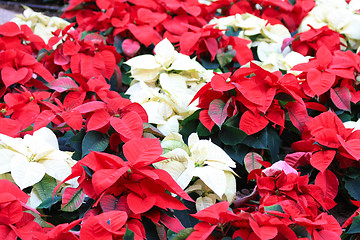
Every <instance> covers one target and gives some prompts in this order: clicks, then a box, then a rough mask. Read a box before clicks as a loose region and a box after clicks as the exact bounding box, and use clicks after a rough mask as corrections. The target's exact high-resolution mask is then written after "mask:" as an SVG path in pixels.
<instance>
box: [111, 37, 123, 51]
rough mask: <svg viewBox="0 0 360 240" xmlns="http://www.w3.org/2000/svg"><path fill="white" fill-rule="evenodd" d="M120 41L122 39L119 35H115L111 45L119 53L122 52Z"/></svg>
mask: <svg viewBox="0 0 360 240" xmlns="http://www.w3.org/2000/svg"><path fill="white" fill-rule="evenodd" d="M122 42H123V40H122V39H121V37H120V36H119V35H116V36H115V37H114V44H113V46H114V47H115V48H116V51H117V52H118V53H120V54H122V53H123V50H122Z"/></svg>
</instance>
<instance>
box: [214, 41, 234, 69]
mask: <svg viewBox="0 0 360 240" xmlns="http://www.w3.org/2000/svg"><path fill="white" fill-rule="evenodd" d="M229 47H231V46H229ZM235 55H236V51H235V50H234V49H229V50H228V51H227V52H224V51H223V50H222V49H219V51H218V52H217V54H216V60H218V62H219V63H220V66H221V67H224V66H225V65H227V64H229V63H231V61H232V60H233V58H234V57H235Z"/></svg>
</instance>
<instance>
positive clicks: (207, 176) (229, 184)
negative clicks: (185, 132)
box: [154, 133, 236, 204]
mask: <svg viewBox="0 0 360 240" xmlns="http://www.w3.org/2000/svg"><path fill="white" fill-rule="evenodd" d="M161 145H162V147H163V149H164V154H163V155H162V156H163V157H166V158H167V160H164V161H161V162H158V163H155V164H154V165H155V167H157V168H160V169H164V170H166V171H167V172H168V173H169V174H170V175H171V176H172V177H173V178H174V180H175V181H176V182H177V183H178V184H179V185H180V187H181V188H183V189H185V188H186V187H188V185H189V184H190V182H191V181H192V179H193V177H196V178H199V179H201V181H202V182H203V183H204V184H205V185H206V186H207V187H208V188H209V189H210V190H211V192H212V193H214V194H215V195H217V198H214V197H212V198H211V199H213V200H214V199H222V200H226V201H229V202H230V203H231V202H232V201H233V200H234V198H235V192H236V181H235V176H234V175H236V174H235V172H234V171H233V170H232V168H234V167H236V164H235V162H234V161H233V160H232V159H231V158H230V157H229V156H228V155H227V154H226V153H225V152H224V150H222V149H221V148H220V147H219V146H217V145H215V144H214V143H212V142H211V141H209V140H200V139H199V137H198V135H197V134H196V133H192V134H191V135H190V136H189V139H188V145H186V144H185V143H184V142H183V140H182V137H181V135H180V134H178V133H172V134H170V135H169V136H167V137H165V138H164V140H163V141H162V143H161ZM198 183H199V182H198ZM200 185H201V184H200ZM194 189H196V191H201V189H203V190H204V191H203V192H202V193H201V194H200V195H202V196H206V195H207V194H209V191H210V190H209V191H208V190H206V191H205V188H201V187H200V188H199V187H194V186H193V187H190V189H188V190H189V191H193V190H194ZM194 191H195V190H194ZM207 200H209V199H207ZM200 201H202V200H199V204H200ZM213 203H215V202H214V201H213Z"/></svg>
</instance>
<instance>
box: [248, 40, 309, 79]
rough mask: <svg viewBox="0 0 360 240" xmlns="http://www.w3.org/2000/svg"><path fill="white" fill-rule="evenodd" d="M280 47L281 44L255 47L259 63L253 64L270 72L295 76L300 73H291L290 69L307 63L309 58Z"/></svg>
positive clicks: (262, 43) (261, 44)
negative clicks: (281, 72)
mask: <svg viewBox="0 0 360 240" xmlns="http://www.w3.org/2000/svg"><path fill="white" fill-rule="evenodd" d="M281 46H282V44H281V43H267V42H261V43H260V44H259V45H258V46H257V54H258V57H259V60H260V62H259V63H258V62H255V63H256V64H258V65H259V66H261V67H262V68H264V69H265V70H267V71H271V72H273V71H279V70H283V71H286V72H287V73H293V74H295V75H297V74H299V73H301V72H299V71H293V70H291V68H293V67H294V66H295V65H297V64H300V63H306V62H308V61H309V58H310V57H308V56H303V55H301V54H300V53H298V52H294V51H290V48H289V47H286V48H285V49H284V50H282V49H281Z"/></svg>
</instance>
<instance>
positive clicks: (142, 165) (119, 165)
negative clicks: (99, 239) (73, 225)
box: [64, 138, 192, 237]
mask: <svg viewBox="0 0 360 240" xmlns="http://www.w3.org/2000/svg"><path fill="white" fill-rule="evenodd" d="M123 153H124V156H125V158H126V159H127V161H124V160H122V159H121V158H120V157H117V156H115V155H111V154H106V153H98V152H91V153H90V154H88V155H87V156H86V157H85V158H83V159H82V160H80V161H79V162H78V163H77V164H76V165H75V166H74V167H73V168H72V174H71V175H70V176H69V177H68V178H67V179H66V180H64V181H67V180H69V179H72V178H74V177H78V176H79V179H78V182H79V185H80V187H82V188H83V189H84V192H85V193H86V194H87V195H88V196H89V197H91V198H93V199H96V200H97V201H98V202H100V204H101V207H102V210H103V211H104V212H105V213H106V214H104V215H99V216H97V217H94V218H91V219H93V220H91V221H90V218H89V219H88V220H85V223H86V221H90V223H88V224H86V225H85V226H86V227H85V229H84V231H85V232H86V233H84V236H90V235H91V234H95V233H92V232H88V230H86V229H90V228H92V227H91V226H93V224H98V223H96V222H97V220H96V219H103V218H104V219H105V218H108V215H109V214H111V215H114V216H121V217H119V221H120V219H122V220H121V221H126V219H127V218H129V220H133V219H139V220H140V219H141V217H147V218H149V219H151V220H152V221H153V222H154V223H159V222H162V223H163V224H164V225H165V226H167V227H168V228H170V229H172V230H174V231H178V230H180V229H182V225H181V223H180V222H179V221H178V220H177V219H176V218H172V217H169V216H167V215H166V214H165V213H163V211H165V210H166V209H168V208H171V209H178V210H183V209H186V207H185V206H184V205H183V204H182V203H181V202H180V201H179V200H178V199H176V198H174V197H172V196H171V195H169V194H168V193H166V190H167V191H170V192H172V193H175V194H177V195H179V196H181V197H182V198H184V199H186V200H189V201H192V199H191V198H190V197H189V196H188V195H187V194H186V193H185V192H184V191H183V190H182V189H181V188H180V186H178V185H177V183H176V182H175V181H174V180H173V179H172V178H171V176H170V175H169V174H168V173H167V172H166V171H164V170H160V169H154V168H153V167H151V166H150V165H151V164H152V163H155V162H157V161H160V160H163V158H162V157H160V154H162V148H161V145H160V143H159V140H157V139H144V138H142V139H133V140H130V141H128V142H126V143H125V145H124V146H123ZM160 209H162V210H161V211H160ZM119 211H125V212H126V214H125V213H124V212H119ZM118 214H120V215H118ZM124 214H125V215H124ZM125 216H126V217H125ZM115 219H116V218H115ZM101 221H102V220H101ZM106 221H107V220H106ZM106 221H104V224H105V223H106ZM118 223H119V222H118ZM118 223H116V224H115V225H114V226H113V225H111V224H110V225H109V224H108V225H104V224H100V225H101V226H100V225H99V226H98V227H97V228H98V229H99V234H101V233H104V232H109V233H106V234H105V233H104V234H105V236H108V235H109V236H111V234H120V235H121V234H123V232H122V230H121V228H122V225H123V224H118ZM140 226H141V225H140ZM141 229H143V228H142V227H141ZM81 231H83V230H81ZM142 232H143V230H142ZM81 234H82V233H81ZM89 234H90V235H89ZM96 234H97V233H96ZM92 236H95V235H92ZM141 237H144V236H141Z"/></svg>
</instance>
